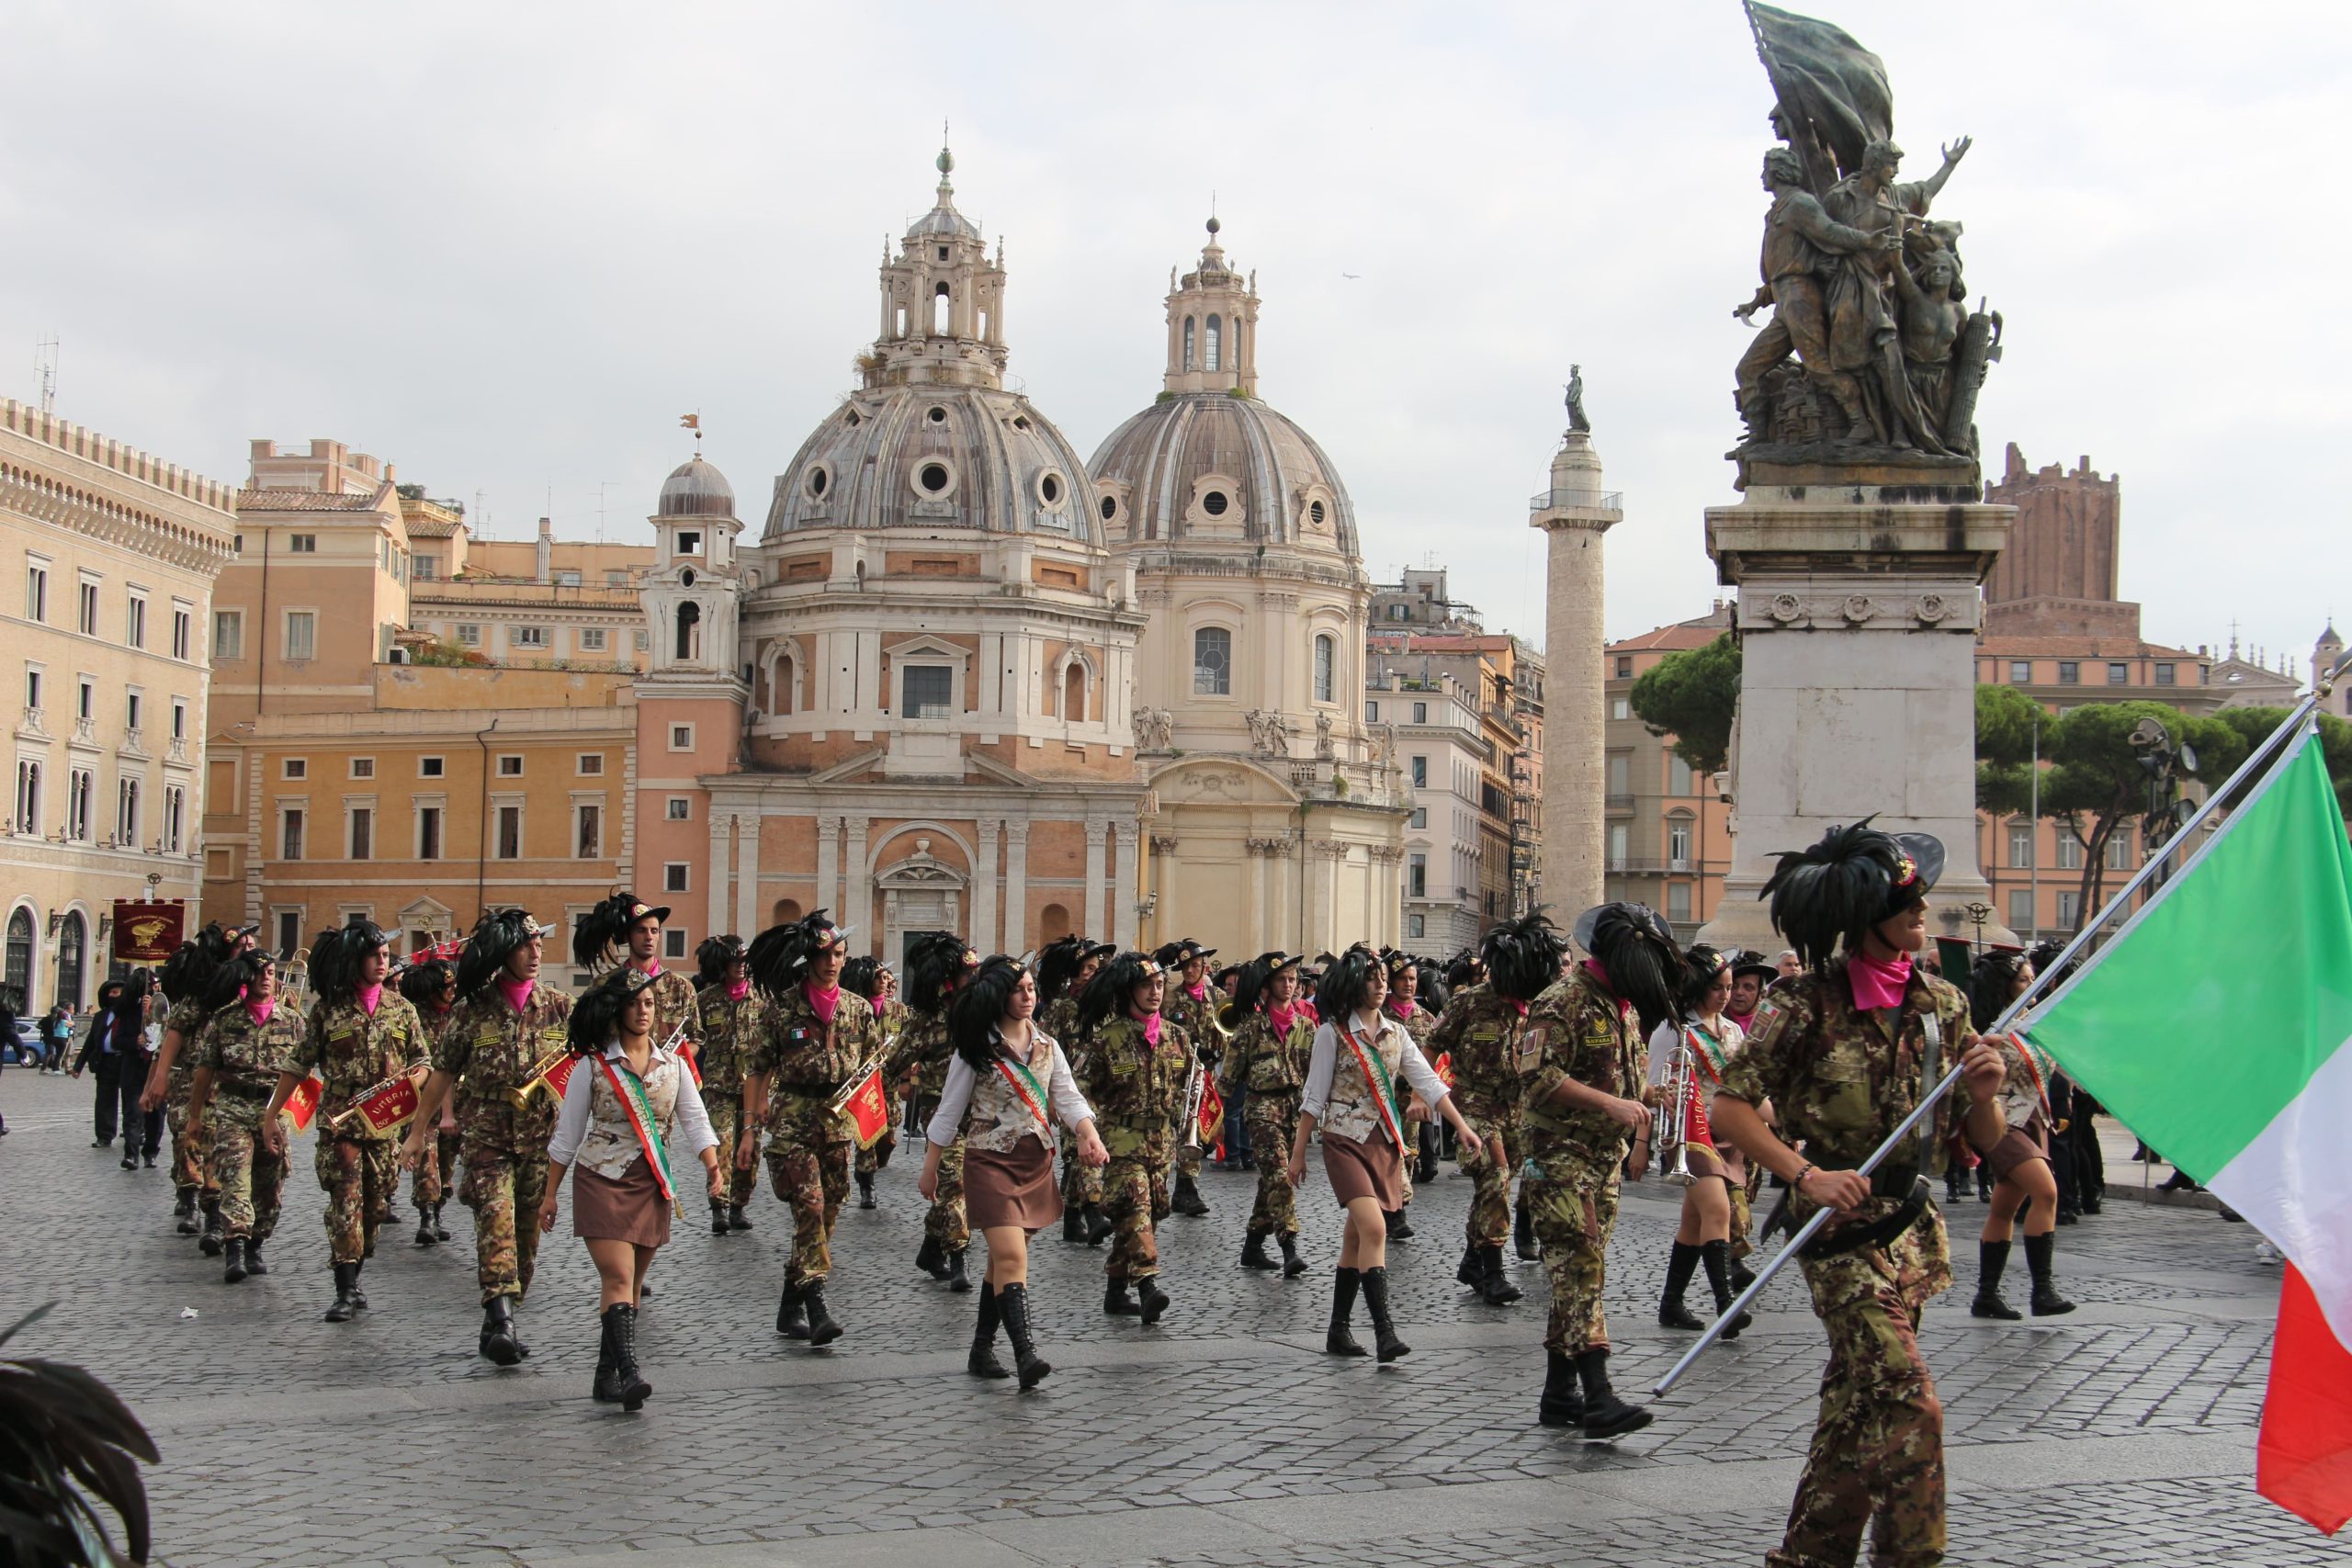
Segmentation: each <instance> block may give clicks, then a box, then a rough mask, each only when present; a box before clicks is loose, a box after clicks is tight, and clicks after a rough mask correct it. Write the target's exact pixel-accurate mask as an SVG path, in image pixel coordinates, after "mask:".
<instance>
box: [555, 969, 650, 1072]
mask: <svg viewBox="0 0 2352 1568" xmlns="http://www.w3.org/2000/svg"><path fill="white" fill-rule="evenodd" d="M651 984H653V976H650V975H648V974H645V973H644V972H643V971H641V970H637V969H628V968H621V969H616V970H614V971H613V972H612V973H611V974H609V975H607V976H605V977H604V978H603V979H601V980H599V981H597V982H596V983H595V984H594V985H593V986H591V987H588V989H587V990H586V991H584V992H583V993H582V995H581V998H580V999H579V1000H578V1001H577V1002H575V1003H573V1004H572V1008H571V1023H570V1024H569V1026H568V1032H569V1035H570V1039H571V1054H572V1055H575V1056H586V1055H594V1053H596V1052H599V1051H602V1050H603V1049H604V1048H605V1046H607V1045H609V1044H611V1043H613V1042H614V1041H615V1040H616V1039H617V1038H619V1036H620V1032H621V1011H622V1010H623V1009H625V1008H627V1007H628V1000H629V998H631V997H633V996H635V995H637V993H638V992H639V991H641V990H643V989H645V987H648V986H650V985H651ZM656 1043H657V1044H658V1043H659V1042H656Z"/></svg>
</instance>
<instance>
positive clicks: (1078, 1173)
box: [1037, 935, 1119, 1247]
mask: <svg viewBox="0 0 2352 1568" xmlns="http://www.w3.org/2000/svg"><path fill="white" fill-rule="evenodd" d="M1118 951H1119V950H1118V949H1117V948H1115V947H1114V946H1112V945H1111V944H1110V943H1109V942H1089V941H1087V940H1086V939H1085V938H1084V937H1082V936H1075V935H1072V936H1066V937H1063V938H1061V939H1060V940H1058V941H1057V942H1048V943H1047V944H1046V951H1045V952H1044V953H1041V954H1039V955H1038V959H1037V998H1038V999H1037V1023H1038V1026H1039V1027H1040V1028H1042V1029H1044V1030H1045V1032H1046V1033H1048V1034H1050V1035H1052V1036H1053V1037H1054V1039H1055V1041H1056V1043H1058V1044H1059V1045H1060V1046H1061V1048H1062V1054H1063V1055H1066V1056H1068V1057H1069V1062H1070V1070H1071V1071H1072V1072H1076V1071H1077V1070H1078V1065H1079V1064H1080V1062H1082V1061H1083V1060H1085V1058H1086V1041H1085V1039H1084V1037H1083V1036H1082V1035H1081V1034H1080V1031H1079V1027H1078V998H1079V996H1080V993H1082V992H1083V991H1084V990H1085V989H1086V987H1087V983H1088V982H1089V981H1091V980H1092V979H1093V978H1094V976H1095V972H1096V971H1097V970H1099V969H1101V968H1102V967H1103V964H1104V963H1105V962H1107V961H1108V960H1110V959H1111V958H1113V957H1114V956H1116V955H1117V953H1118ZM1110 1235H1111V1221H1110V1219H1109V1217H1108V1216H1107V1215H1105V1214H1104V1213H1103V1170H1102V1168H1101V1167H1099V1166H1091V1165H1089V1164H1087V1163H1086V1162H1085V1161H1084V1160H1082V1159H1080V1158H1079V1157H1078V1142H1077V1140H1076V1139H1075V1138H1074V1137H1072V1136H1070V1135H1069V1134H1063V1137H1062V1239H1063V1240H1064V1241H1082V1242H1084V1243H1086V1245H1087V1246H1089V1247H1100V1246H1102V1245H1103V1242H1104V1241H1106V1240H1108V1239H1109V1238H1110Z"/></svg>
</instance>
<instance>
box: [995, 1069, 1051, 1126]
mask: <svg viewBox="0 0 2352 1568" xmlns="http://www.w3.org/2000/svg"><path fill="white" fill-rule="evenodd" d="M996 1066H997V1070H998V1071H999V1072H1001V1073H1002V1074H1003V1075H1004V1081H1005V1082H1007V1083H1009V1084H1011V1085H1012V1094H1013V1098H1014V1099H1016V1100H1020V1101H1021V1103H1022V1104H1023V1105H1025V1106H1027V1107H1028V1108H1029V1114H1030V1115H1032V1116H1035V1118H1036V1119H1037V1125H1038V1126H1040V1127H1042V1128H1044V1129H1045V1130H1046V1141H1047V1142H1048V1143H1049V1144H1050V1143H1051V1142H1052V1140H1053V1134H1054V1122H1053V1118H1051V1117H1050V1116H1048V1115H1046V1091H1045V1089H1044V1088H1043V1087H1041V1086H1040V1085H1039V1084H1038V1082H1037V1075H1036V1074H1035V1073H1033V1072H1031V1071H1030V1070H1029V1064H1028V1063H1026V1062H1023V1061H1021V1060H1019V1059H1018V1058H1016V1057H1012V1056H999V1057H998V1058H997V1059H996Z"/></svg>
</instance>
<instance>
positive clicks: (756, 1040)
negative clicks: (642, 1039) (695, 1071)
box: [673, 983, 775, 1208]
mask: <svg viewBox="0 0 2352 1568" xmlns="http://www.w3.org/2000/svg"><path fill="white" fill-rule="evenodd" d="M695 1003H696V1005H697V1008H698V1013H699V1016H700V1018H701V1020H702V1047H701V1049H700V1050H698V1051H696V1052H695V1066H698V1067H700V1068H701V1069H702V1105H703V1109H704V1110H705V1111H707V1112H708V1113H709V1115H710V1130H711V1131H712V1132H713V1133H716V1134H718V1146H719V1148H720V1150H721V1151H723V1152H722V1153H721V1155H720V1156H719V1157H720V1158H721V1159H724V1160H725V1161H726V1162H727V1170H728V1189H727V1201H729V1202H730V1203H732V1204H734V1205H735V1206H736V1207H738V1208H741V1206H742V1205H743V1204H745V1203H748V1202H750V1201H752V1193H754V1192H757V1191H758V1190H760V1173H759V1169H758V1168H757V1167H756V1166H755V1167H754V1168H752V1169H750V1170H743V1169H741V1168H738V1167H737V1166H736V1165H735V1163H734V1162H735V1147H736V1145H737V1144H738V1143H740V1142H741V1139H742V1135H743V1073H744V1069H745V1068H746V1067H747V1066H749V1065H750V1063H751V1058H752V1054H753V1053H754V1052H756V1051H757V1050H758V1049H759V1045H760V1042H761V1041H762V1040H763V1039H765V1038H766V1037H767V1034H768V1031H769V1028H770V1026H771V1025H772V1024H773V1023H774V1021H775V1008H774V1007H773V1006H772V1005H771V1004H770V1003H769V1002H768V1000H767V998H764V997H763V996H761V995H760V993H759V992H758V990H757V989H750V990H746V991H745V992H744V993H743V994H742V996H741V997H730V996H729V995H728V994H727V987H726V986H725V985H724V984H723V983H722V984H719V985H716V986H705V987H703V988H702V989H701V991H699V992H698V993H696V995H695ZM673 1027H675V1026H674V1025H673ZM758 1147H759V1136H758V1134H756V1133H754V1134H753V1135H752V1148H753V1149H754V1150H755V1151H756V1150H757V1149H758Z"/></svg>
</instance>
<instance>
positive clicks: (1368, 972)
mask: <svg viewBox="0 0 2352 1568" xmlns="http://www.w3.org/2000/svg"><path fill="white" fill-rule="evenodd" d="M1375 971H1377V972H1378V973H1379V974H1380V976H1381V977H1382V979H1383V980H1384V981H1385V979H1386V978H1387V971H1386V970H1385V969H1382V968H1381V966H1380V959H1379V956H1378V955H1377V954H1376V953H1374V952H1373V951H1372V949H1371V948H1369V947H1366V946H1365V945H1364V944H1363V942H1358V943H1356V944H1355V945H1354V946H1353V947H1351V948H1350V949H1348V950H1347V952H1345V953H1341V954H1340V955H1339V956H1338V957H1337V958H1334V959H1332V960H1331V961H1330V962H1329V964H1325V965H1324V966H1323V976H1322V979H1321V980H1320V982H1319V983H1317V986H1316V987H1315V1010H1316V1012H1317V1014H1319V1015H1320V1016H1322V1017H1323V1018H1326V1019H1329V1020H1330V1021H1332V1022H1334V1023H1339V1022H1342V1021H1345V1020H1346V1018H1347V1016H1348V1015H1349V1014H1350V1013H1352V1012H1355V1011H1358V1010H1361V1009H1362V1008H1363V1004H1364V1002H1365V1000H1366V999H1367V998H1369V997H1370V995H1371V992H1372V976H1373V975H1374V972H1375Z"/></svg>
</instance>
